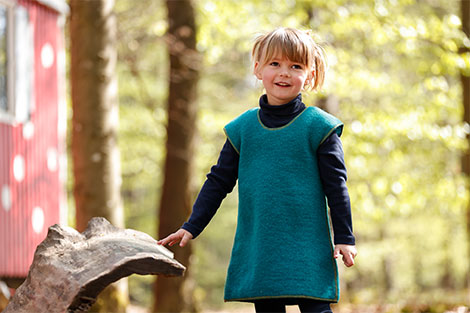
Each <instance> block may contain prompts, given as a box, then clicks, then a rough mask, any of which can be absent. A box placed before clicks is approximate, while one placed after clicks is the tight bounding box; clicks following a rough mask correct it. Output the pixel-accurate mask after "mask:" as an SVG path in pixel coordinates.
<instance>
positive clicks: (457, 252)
mask: <svg viewBox="0 0 470 313" xmlns="http://www.w3.org/2000/svg"><path fill="white" fill-rule="evenodd" d="M197 9H198V16H197V18H198V25H199V31H198V45H197V47H198V50H199V51H200V52H202V53H203V56H204V59H203V61H202V64H201V67H200V69H201V73H200V75H201V79H200V84H199V95H198V108H199V111H198V112H199V113H198V130H197V134H198V135H197V139H196V143H195V145H196V147H197V148H196V154H195V161H196V163H195V168H194V180H193V186H194V196H195V197H196V195H197V192H198V190H199V187H200V186H201V185H202V183H203V181H204V175H205V174H206V173H207V172H208V171H209V170H210V166H211V165H212V164H214V163H215V162H216V160H217V156H218V153H219V151H220V149H221V147H222V145H223V143H224V141H225V137H224V134H223V132H222V127H223V125H225V123H227V122H228V121H229V120H230V119H232V118H233V117H235V116H236V115H238V114H239V113H241V112H243V111H244V110H246V109H248V108H250V107H253V106H256V105H257V101H258V97H259V95H260V94H261V93H262V88H261V84H260V83H257V82H256V80H255V78H254V77H253V75H252V69H251V61H250V53H251V51H250V50H251V44H252V39H253V38H254V36H255V35H256V34H257V33H259V32H261V31H265V30H270V29H272V28H274V27H277V26H280V25H282V26H292V27H300V28H308V29H313V30H314V32H315V34H316V35H317V37H318V38H319V40H320V41H321V42H323V43H324V45H325V47H326V49H327V52H328V56H329V64H330V70H329V72H328V75H327V82H326V86H325V87H324V90H323V91H322V92H321V93H319V94H306V95H305V96H304V100H305V102H306V103H309V104H314V103H315V99H316V98H317V97H322V96H325V95H334V96H335V97H336V98H338V99H339V102H340V113H339V117H340V118H341V119H342V120H343V121H344V123H345V131H344V135H343V137H342V141H343V145H344V150H345V156H346V163H347V166H348V174H349V180H348V186H349V190H350V196H351V201H352V205H353V219H354V229H355V234H356V236H357V247H358V251H359V255H358V258H357V265H356V266H355V267H353V268H351V269H343V268H342V267H341V266H340V267H341V271H342V276H341V277H342V283H343V286H344V288H343V291H344V292H343V300H342V301H347V300H349V301H351V302H357V303H365V302H377V301H383V302H390V303H396V302H397V301H401V300H403V299H401V298H402V297H403V296H404V295H406V296H409V297H410V299H417V300H416V301H427V300H423V299H424V298H420V297H419V295H423V294H429V293H430V291H431V290H441V289H449V290H459V289H462V288H463V287H464V283H465V282H464V277H465V274H466V269H467V267H468V259H469V256H467V255H466V254H465V249H463V245H464V244H465V242H466V239H465V238H466V237H465V222H464V218H463V217H464V213H465V212H464V209H465V204H466V203H467V202H468V198H469V195H468V191H467V187H468V186H467V185H468V184H467V182H466V180H465V179H464V177H462V175H461V170H460V155H461V152H462V151H463V150H464V149H466V148H467V143H466V140H465V136H466V135H467V134H468V132H469V126H468V125H464V124H463V123H462V122H461V120H462V118H461V117H462V108H461V106H462V104H461V103H462V99H461V88H460V81H459V75H460V73H461V72H462V73H465V74H467V75H468V74H470V55H468V54H459V47H462V46H467V47H468V46H470V40H469V39H468V38H466V37H465V36H464V35H463V34H462V32H461V31H460V28H461V22H460V19H459V18H458V15H459V12H458V11H456V10H457V9H458V8H457V6H455V2H446V1H443V0H434V1H430V0H429V1H415V0H389V1H386V0H376V1H370V0H361V1H346V0H336V1H326V0H321V1H314V2H313V3H312V2H311V1H306V0H305V1H276V2H274V1H268V0H251V1H221V0H219V1H217V0H200V1H198V2H197ZM116 11H117V15H118V20H119V38H120V42H119V64H118V71H119V93H120V106H121V112H120V114H121V130H120V147H121V155H122V172H123V197H124V201H125V207H126V216H127V227H131V228H135V229H140V230H142V231H145V232H148V233H149V234H152V235H154V234H156V225H157V221H156V213H157V212H156V209H157V203H158V199H159V194H160V190H159V188H160V184H161V180H162V174H163V173H162V162H163V158H164V152H165V125H166V112H165V101H166V94H167V81H168V77H167V76H168V75H167V68H168V58H167V55H166V48H165V41H164V33H165V31H166V28H167V23H166V21H165V14H166V12H165V9H164V6H163V3H162V2H161V1H130V0H122V1H118V2H117V4H116ZM194 131H195V132H196V130H194ZM176 194H177V191H175V195H176ZM235 225H236V192H234V193H233V194H231V195H230V196H229V198H228V199H226V200H225V201H224V203H223V205H222V207H221V208H220V209H219V212H218V213H217V215H216V217H215V218H214V220H213V221H212V222H211V223H210V224H209V226H208V228H207V229H206V230H205V232H204V233H203V234H201V236H200V238H198V239H197V240H196V241H195V245H196V252H195V256H194V258H193V266H194V267H193V268H194V275H195V278H196V284H197V287H196V297H197V298H198V299H199V300H200V301H201V302H202V303H203V305H204V306H221V305H222V301H223V300H222V293H223V284H224V277H225V271H226V267H227V264H228V260H229V255H230V246H231V245H230V244H229V243H231V242H232V240H233V236H234V229H235ZM133 279H136V280H133ZM149 282H150V280H149V279H141V280H139V278H131V282H130V284H131V286H134V287H133V288H131V290H130V291H131V296H132V297H133V298H134V299H136V300H138V301H144V302H146V303H147V305H149V302H148V301H149V296H143V295H142V293H143V291H144V290H147V292H148V293H150V292H151V287H150V283H149ZM456 294H459V293H456ZM420 299H421V300H420ZM455 301H456V302H458V301H462V299H461V298H458V299H455ZM462 302H463V301H462Z"/></svg>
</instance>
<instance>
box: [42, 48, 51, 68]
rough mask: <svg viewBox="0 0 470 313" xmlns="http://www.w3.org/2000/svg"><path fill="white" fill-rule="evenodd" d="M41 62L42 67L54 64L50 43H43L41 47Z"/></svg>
mask: <svg viewBox="0 0 470 313" xmlns="http://www.w3.org/2000/svg"><path fill="white" fill-rule="evenodd" d="M41 63H42V66H43V67H44V68H49V67H51V66H52V64H54V49H53V48H52V46H51V44H50V43H45V44H44V46H42V49H41Z"/></svg>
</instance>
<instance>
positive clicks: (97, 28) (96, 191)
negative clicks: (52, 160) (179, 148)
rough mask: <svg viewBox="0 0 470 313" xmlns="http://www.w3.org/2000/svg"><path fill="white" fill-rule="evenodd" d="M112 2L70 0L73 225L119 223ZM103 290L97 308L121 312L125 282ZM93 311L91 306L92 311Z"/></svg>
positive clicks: (121, 213) (125, 300) (119, 198)
mask: <svg viewBox="0 0 470 313" xmlns="http://www.w3.org/2000/svg"><path fill="white" fill-rule="evenodd" d="M113 7H114V0H70V8H71V15H70V41H71V92H72V108H73V119H72V159H73V175H74V179H75V181H74V197H75V207H76V228H77V229H78V230H79V231H83V230H84V229H85V228H86V226H87V223H88V221H89V220H90V219H91V218H92V217H95V216H101V217H104V218H106V219H107V220H109V221H110V222H111V223H112V224H113V225H116V226H117V227H123V226H124V220H123V208H122V201H121V197H120V185H121V173H120V157H119V151H118V147H117V142H116V141H117V138H116V132H117V125H118V98H117V97H118V96H117V81H116V75H115V67H116V58H117V52H116V48H115V44H116V18H115V16H114V14H113ZM110 288H111V289H113V290H115V291H113V292H110V291H109V290H105V291H104V292H103V294H105V295H109V296H105V297H104V298H103V297H100V298H99V299H98V302H97V304H98V305H100V304H101V305H102V306H106V305H109V304H111V303H114V304H112V305H111V306H109V307H105V308H103V309H102V310H106V311H112V312H125V307H126V305H127V303H128V297H127V285H126V282H125V280H122V281H121V282H119V286H117V285H112V286H111V287H110ZM93 310H95V308H94V309H93Z"/></svg>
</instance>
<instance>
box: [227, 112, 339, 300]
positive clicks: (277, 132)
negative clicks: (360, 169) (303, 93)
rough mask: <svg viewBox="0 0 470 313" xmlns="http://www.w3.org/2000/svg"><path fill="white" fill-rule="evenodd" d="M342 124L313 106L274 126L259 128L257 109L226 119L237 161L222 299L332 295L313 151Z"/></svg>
mask: <svg viewBox="0 0 470 313" xmlns="http://www.w3.org/2000/svg"><path fill="white" fill-rule="evenodd" d="M342 128H343V124H342V123H341V122H340V121H339V120H338V119H337V118H335V117H333V116H332V115H330V114H328V113H326V112H324V111H322V110H321V109H318V108H316V107H308V108H306V109H305V110H304V111H303V112H302V113H301V114H299V115H298V116H297V117H296V118H295V119H294V120H292V121H291V122H290V123H289V124H287V125H285V126H283V127H279V128H267V127H265V126H264V125H263V124H262V122H261V120H260V119H259V109H258V108H255V109H251V110H249V111H247V112H245V113H243V114H242V115H240V116H239V117H238V118H236V119H235V120H233V121H232V122H230V123H229V124H227V125H226V127H225V129H224V130H225V133H226V135H227V137H228V139H229V140H230V142H231V143H232V145H233V147H234V148H235V150H236V151H237V152H238V153H239V154H240V161H239V178H238V192H239V209H238V223H237V231H236V234H235V241H234V245H233V249H232V256H231V260H230V265H229V268H228V273H227V281H226V284H225V301H253V300H256V299H265V298H268V299H269V298H283V297H289V298H296V297H298V298H311V299H319V300H326V301H331V302H337V301H338V299H339V282H338V268H337V265H336V261H335V259H334V258H333V245H332V242H331V234H330V225H329V219H328V209H327V206H326V199H325V194H324V192H323V188H322V184H321V181H320V175H319V171H318V164H317V157H316V150H317V148H318V146H319V145H320V144H321V143H322V142H323V141H324V140H325V139H326V138H327V137H328V136H329V135H330V134H331V133H332V132H333V131H336V132H337V133H338V135H341V133H342Z"/></svg>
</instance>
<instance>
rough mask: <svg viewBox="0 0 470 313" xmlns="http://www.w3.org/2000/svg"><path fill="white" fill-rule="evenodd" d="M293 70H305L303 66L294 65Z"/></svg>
mask: <svg viewBox="0 0 470 313" xmlns="http://www.w3.org/2000/svg"><path fill="white" fill-rule="evenodd" d="M292 68H293V69H296V70H301V69H303V66H302V65H300V64H294V65H292Z"/></svg>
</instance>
